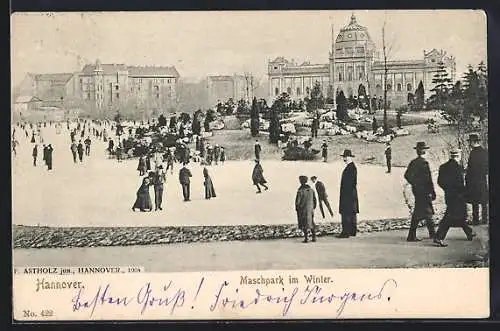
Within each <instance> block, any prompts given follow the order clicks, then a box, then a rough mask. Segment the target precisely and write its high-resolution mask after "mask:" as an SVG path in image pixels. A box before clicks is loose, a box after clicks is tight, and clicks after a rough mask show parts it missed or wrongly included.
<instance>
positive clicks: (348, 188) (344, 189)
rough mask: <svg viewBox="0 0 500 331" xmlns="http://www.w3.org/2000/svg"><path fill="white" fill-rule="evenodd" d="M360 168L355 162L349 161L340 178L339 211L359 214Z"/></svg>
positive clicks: (347, 213) (346, 213)
mask: <svg viewBox="0 0 500 331" xmlns="http://www.w3.org/2000/svg"><path fill="white" fill-rule="evenodd" d="M357 182H358V170H357V169H356V165H355V164H354V162H351V163H349V164H348V165H347V166H346V167H345V169H344V171H343V172H342V179H341V180H340V199H339V213H340V214H344V215H349V214H358V213H359V202H358V189H357Z"/></svg>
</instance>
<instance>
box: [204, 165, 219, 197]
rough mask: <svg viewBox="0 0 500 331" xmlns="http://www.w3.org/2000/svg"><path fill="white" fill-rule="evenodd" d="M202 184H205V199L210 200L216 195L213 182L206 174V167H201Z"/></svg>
mask: <svg viewBox="0 0 500 331" xmlns="http://www.w3.org/2000/svg"><path fill="white" fill-rule="evenodd" d="M203 178H204V181H203V186H205V199H207V200H210V199H211V198H215V197H217V195H216V194H215V188H214V183H213V182H212V178H211V177H210V175H209V174H208V169H207V168H206V167H203Z"/></svg>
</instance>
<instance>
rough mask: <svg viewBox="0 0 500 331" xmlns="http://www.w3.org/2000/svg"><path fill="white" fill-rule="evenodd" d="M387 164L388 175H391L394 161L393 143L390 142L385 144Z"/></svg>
mask: <svg viewBox="0 0 500 331" xmlns="http://www.w3.org/2000/svg"><path fill="white" fill-rule="evenodd" d="M384 154H385V163H386V164H387V173H388V174H390V173H391V160H392V148H391V142H390V141H388V142H386V143H385V151H384Z"/></svg>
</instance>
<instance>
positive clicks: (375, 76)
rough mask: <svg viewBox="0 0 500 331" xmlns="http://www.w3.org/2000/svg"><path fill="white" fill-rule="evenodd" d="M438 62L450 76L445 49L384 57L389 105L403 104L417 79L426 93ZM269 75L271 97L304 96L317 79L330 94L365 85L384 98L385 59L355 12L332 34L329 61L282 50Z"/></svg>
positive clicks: (353, 90)
mask: <svg viewBox="0 0 500 331" xmlns="http://www.w3.org/2000/svg"><path fill="white" fill-rule="evenodd" d="M332 39H333V38H332ZM332 41H333V40H332ZM439 62H443V63H444V65H445V67H446V68H447V70H448V71H449V74H450V78H451V79H452V81H453V82H454V81H455V59H454V58H453V56H448V55H447V54H446V52H444V51H438V50H436V49H433V50H431V51H429V52H426V51H425V50H424V51H423V58H422V59H421V60H403V61H392V60H391V61H387V69H388V71H387V74H388V75H387V99H388V101H389V102H390V105H391V107H397V106H399V105H403V104H406V103H407V100H408V94H409V93H412V94H414V93H415V90H416V89H417V86H418V84H419V83H420V82H422V84H423V85H424V92H425V94H426V96H425V97H426V98H427V96H428V95H429V91H430V89H432V88H433V85H432V78H433V76H434V73H435V72H436V71H437V68H438V63H439ZM268 76H269V102H272V101H273V100H274V99H275V98H276V97H277V96H279V95H280V94H281V93H283V92H286V93H288V94H289V95H290V97H291V98H292V99H293V100H300V99H303V98H305V97H306V96H308V94H309V93H310V91H311V89H312V87H313V86H314V84H315V83H316V82H318V83H319V84H320V85H321V88H322V89H323V95H324V96H325V97H326V98H330V99H333V98H334V94H335V95H337V94H338V93H339V92H340V91H343V93H344V95H345V96H346V97H350V96H358V94H359V92H360V91H361V90H363V89H364V90H365V91H366V94H368V95H369V96H370V97H376V98H382V97H383V91H384V79H383V78H384V62H383V59H381V57H380V52H379V51H378V50H377V47H376V45H375V43H374V42H373V41H372V39H371V37H370V33H369V31H368V29H367V28H366V27H364V26H362V25H361V24H359V23H358V21H357V19H356V16H355V15H354V14H353V15H352V16H351V18H350V21H349V24H348V25H346V26H344V27H343V28H341V29H340V32H339V34H338V35H337V37H336V38H335V41H334V42H333V45H332V51H331V52H330V54H329V62H328V64H310V63H309V62H304V63H302V64H300V65H298V64H296V63H295V62H294V61H290V60H287V59H286V58H284V57H282V56H280V57H277V58H276V59H274V60H273V61H269V63H268ZM334 91H335V93H334Z"/></svg>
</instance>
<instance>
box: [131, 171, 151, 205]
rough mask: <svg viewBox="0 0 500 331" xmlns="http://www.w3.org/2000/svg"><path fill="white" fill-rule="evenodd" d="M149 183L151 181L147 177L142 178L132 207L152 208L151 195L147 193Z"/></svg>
mask: <svg viewBox="0 0 500 331" xmlns="http://www.w3.org/2000/svg"><path fill="white" fill-rule="evenodd" d="M149 185H151V182H150V180H149V178H147V177H145V178H144V179H143V180H142V184H141V187H139V189H138V190H137V197H136V199H135V203H134V206H133V207H132V208H134V209H141V210H150V209H152V208H153V204H152V202H151V196H150V195H149Z"/></svg>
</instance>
